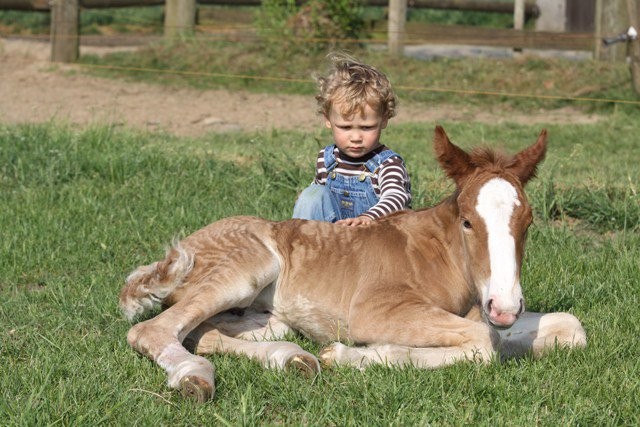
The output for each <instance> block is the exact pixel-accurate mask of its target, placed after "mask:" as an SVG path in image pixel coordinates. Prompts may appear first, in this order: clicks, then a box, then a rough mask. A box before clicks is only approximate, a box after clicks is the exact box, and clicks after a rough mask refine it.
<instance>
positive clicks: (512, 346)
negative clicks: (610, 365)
mask: <svg viewBox="0 0 640 427" xmlns="http://www.w3.org/2000/svg"><path fill="white" fill-rule="evenodd" d="M498 332H499V334H500V353H501V355H502V356H504V357H518V356H523V355H525V354H528V353H531V354H533V356H534V357H540V356H542V355H543V354H544V352H545V351H547V350H549V349H551V348H554V347H555V346H556V345H557V346H559V347H568V348H572V347H577V348H581V347H585V346H586V345H587V335H586V334H585V332H584V328H583V327H582V324H581V323H580V321H579V320H578V319H577V318H576V317H575V316H574V315H572V314H569V313H532V312H529V311H527V312H524V313H522V315H520V318H519V319H518V320H517V321H516V323H514V324H513V326H512V327H511V328H509V329H505V330H502V331H498Z"/></svg>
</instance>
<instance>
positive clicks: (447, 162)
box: [433, 125, 475, 187]
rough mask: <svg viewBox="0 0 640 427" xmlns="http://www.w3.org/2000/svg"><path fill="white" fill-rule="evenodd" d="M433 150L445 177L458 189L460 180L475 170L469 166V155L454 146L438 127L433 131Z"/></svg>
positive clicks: (440, 127)
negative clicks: (454, 183) (452, 181)
mask: <svg viewBox="0 0 640 427" xmlns="http://www.w3.org/2000/svg"><path fill="white" fill-rule="evenodd" d="M433 148H434V150H435V152H436V157H437V158H438V162H439V163H440V166H442V169H444V171H445V173H446V174H447V176H448V177H449V178H451V179H453V180H454V181H455V182H456V185H457V186H458V187H460V185H461V182H462V180H463V179H464V178H466V177H467V176H468V175H470V174H471V173H472V172H473V170H474V169H475V168H474V166H473V165H472V164H471V157H470V156H469V154H467V152H466V151H464V150H463V149H462V148H460V147H458V146H456V145H454V144H453V143H452V142H451V141H450V140H449V137H448V136H447V134H446V133H445V131H444V129H443V128H442V126H440V125H438V126H436V129H435V135H434V138H433Z"/></svg>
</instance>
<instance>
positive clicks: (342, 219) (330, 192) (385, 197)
mask: <svg viewBox="0 0 640 427" xmlns="http://www.w3.org/2000/svg"><path fill="white" fill-rule="evenodd" d="M331 60H332V64H333V69H332V70H331V72H330V73H329V74H328V76H326V77H320V78H318V87H319V93H318V95H317V96H316V100H317V101H318V105H319V113H321V114H322V115H323V117H324V120H325V124H326V126H327V127H328V128H329V129H331V132H332V135H333V144H332V145H329V146H327V147H325V148H323V149H322V150H320V152H319V153H318V158H317V161H316V176H315V179H314V181H313V183H312V184H311V185H310V186H309V187H307V188H306V189H305V190H304V191H303V192H302V193H301V194H300V196H299V197H298V200H297V201H296V204H295V207H294V210H293V217H294V218H302V219H313V220H319V221H328V222H335V223H337V224H342V225H349V226H357V225H365V224H368V223H370V222H372V221H374V220H375V219H377V218H380V217H382V216H384V215H388V214H390V213H392V212H396V211H399V210H402V209H406V208H407V207H408V206H409V203H410V202H411V185H410V181H409V176H408V174H407V170H406V168H405V165H404V162H403V160H402V158H401V157H400V156H399V155H398V154H396V153H395V152H393V151H392V150H390V149H389V148H388V147H386V146H385V145H382V144H381V143H380V136H381V135H382V130H383V129H384V128H386V127H387V122H388V121H389V119H390V118H391V117H393V116H394V115H395V113H396V103H397V99H396V96H395V94H394V92H393V89H392V88H391V84H390V83H389V80H388V79H387V77H386V76H385V75H384V74H382V73H381V72H379V71H378V70H376V69H375V68H373V67H371V66H368V65H366V64H362V63H359V62H358V61H356V60H355V59H353V58H350V57H348V56H345V55H334V56H333V57H332V58H331Z"/></svg>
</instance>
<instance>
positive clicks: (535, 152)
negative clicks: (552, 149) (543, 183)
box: [508, 129, 547, 185]
mask: <svg viewBox="0 0 640 427" xmlns="http://www.w3.org/2000/svg"><path fill="white" fill-rule="evenodd" d="M546 152H547V130H546V129H542V132H540V136H538V140H537V141H536V142H535V144H533V145H531V146H530V147H528V148H525V149H524V150H522V151H521V152H519V153H518V154H516V155H515V157H514V158H513V163H512V164H511V165H510V166H509V168H508V169H509V170H510V171H511V172H512V173H514V174H515V175H516V176H517V177H518V178H519V179H520V182H521V183H522V185H525V184H526V183H527V182H528V181H529V180H530V179H531V178H533V177H535V176H536V168H537V166H538V164H539V163H540V162H541V161H542V160H543V159H544V155H545V153H546Z"/></svg>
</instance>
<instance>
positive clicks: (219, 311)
mask: <svg viewBox="0 0 640 427" xmlns="http://www.w3.org/2000/svg"><path fill="white" fill-rule="evenodd" d="M546 139H547V134H546V131H542V133H541V134H540V136H539V138H538V140H537V142H536V143H535V144H533V145H531V146H530V147H528V148H526V149H524V150H523V151H521V152H520V153H518V154H517V155H515V156H514V157H509V158H507V157H505V156H502V155H498V154H496V153H493V152H491V151H488V150H474V151H473V152H472V153H470V154H469V153H467V152H465V151H464V150H462V149H460V148H459V147H457V146H455V145H453V144H452V143H451V142H450V141H449V138H448V137H447V135H446V134H445V132H444V130H443V129H442V128H441V127H439V126H438V127H436V130H435V139H434V146H435V151H436V154H437V157H438V160H439V163H440V165H441V166H442V168H443V169H444V170H445V172H446V173H447V175H448V176H449V177H450V178H452V179H453V180H454V181H455V183H456V190H455V192H454V194H453V195H452V196H451V197H449V198H447V199H445V200H444V201H442V202H441V203H440V204H438V205H437V206H435V207H433V208H431V209H422V210H418V211H405V212H402V213H398V214H395V215H391V216H389V217H387V218H383V219H380V220H378V221H376V222H374V223H373V224H371V225H369V226H366V227H344V226H339V225H335V224H329V223H324V222H316V221H303V220H289V221H283V222H272V221H267V220H264V219H259V218H253V217H233V218H227V219H223V220H221V221H218V222H215V223H213V224H211V225H209V226H207V227H205V228H203V229H201V230H200V231H197V232H195V233H194V234H192V235H191V236H189V237H187V238H185V239H184V240H182V241H181V242H179V243H178V244H176V245H175V246H174V247H173V248H171V249H170V250H169V251H168V253H167V256H166V258H165V259H164V260H162V261H159V262H156V263H154V264H150V265H147V266H142V267H140V268H138V269H137V270H135V271H134V272H133V273H132V274H131V275H130V276H129V277H128V279H127V283H126V286H125V287H124V288H123V289H122V292H121V294H120V307H121V308H122V310H123V312H124V314H125V315H126V316H127V317H128V318H129V319H133V318H134V317H135V316H136V315H139V314H141V313H143V312H144V311H145V310H147V309H148V308H150V307H153V306H155V305H158V304H162V305H163V306H165V307H169V308H167V309H166V310H165V311H163V312H161V313H160V314H159V315H158V316H156V317H155V318H152V319H150V320H147V321H145V322H142V323H138V324H136V325H134V326H133V327H132V328H131V330H130V331H129V334H128V337H127V340H128V342H129V344H130V345H131V346H132V347H133V348H134V349H136V350H137V351H138V352H140V353H142V354H144V355H146V356H148V357H149V358H151V359H153V360H155V361H156V362H157V363H158V364H159V365H160V366H161V367H163V368H164V369H165V370H166V371H167V374H168V377H169V381H168V382H169V386H170V387H172V388H179V389H181V390H182V392H183V394H185V395H187V396H192V397H195V398H196V399H197V400H199V401H205V400H207V399H209V398H211V397H212V395H213V390H214V368H213V365H212V364H211V363H210V362H209V361H208V360H207V359H205V358H203V357H201V356H198V355H195V354H192V353H191V352H189V351H187V349H186V348H185V347H184V346H183V343H184V345H186V346H188V347H191V348H192V349H193V350H194V351H195V353H198V354H203V353H214V352H233V353H238V354H244V355H247V356H249V357H251V358H254V359H256V360H258V361H260V362H261V363H262V364H263V365H264V366H266V367H270V368H280V369H283V368H288V367H293V368H298V369H301V370H302V371H303V372H305V373H308V374H311V375H313V374H315V373H317V372H319V371H320V364H319V363H318V359H317V358H316V357H315V356H314V355H312V354H310V353H308V352H306V351H304V350H302V349H301V348H300V347H299V346H297V345H296V344H293V343H290V342H286V341H268V340H274V339H281V338H282V337H283V336H284V335H285V334H286V333H287V332H288V331H291V330H295V331H298V332H301V333H302V334H304V335H306V336H307V337H310V338H311V339H314V340H317V341H319V342H321V343H332V344H330V345H329V346H328V347H326V348H325V349H324V350H323V351H322V353H321V355H320V359H321V360H322V361H323V362H324V363H325V364H331V363H338V364H349V365H353V366H357V367H362V366H366V365H368V364H372V363H392V364H398V365H405V364H409V365H414V366H418V367H437V366H442V365H446V364H450V363H454V362H456V361H459V360H464V359H472V360H477V361H481V362H486V361H488V360H490V359H491V358H492V357H494V356H495V354H496V352H499V353H500V354H501V355H502V356H506V357H509V356H516V355H520V354H524V353H527V352H531V353H533V354H534V355H535V356H539V355H541V354H542V353H543V351H544V350H545V349H546V348H549V347H552V346H554V345H556V344H560V345H566V346H574V347H581V346H584V345H585V344H586V336H585V333H584V330H583V328H582V325H581V324H580V322H579V321H578V319H576V318H575V317H574V316H572V315H570V314H567V313H551V314H537V313H529V312H525V311H524V302H523V296H522V290H521V288H520V268H521V262H522V258H523V253H524V246H525V239H526V233H527V229H528V227H529V225H530V223H531V220H532V215H531V208H530V206H529V203H528V202H527V199H526V197H525V194H524V192H523V186H524V184H526V182H527V181H528V180H529V179H530V178H532V177H533V176H534V174H535V170H536V167H537V165H538V163H539V162H540V161H541V160H542V159H543V157H544V154H545V150H546ZM239 311H243V314H239V313H238V312H239ZM506 328H509V329H508V330H505V329H506ZM345 344H348V345H345Z"/></svg>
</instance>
